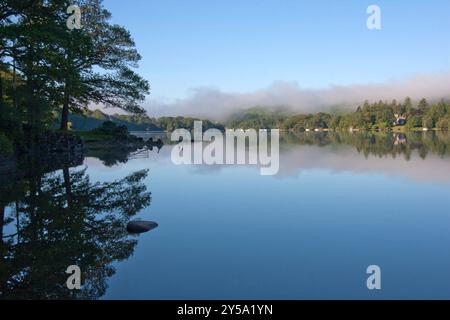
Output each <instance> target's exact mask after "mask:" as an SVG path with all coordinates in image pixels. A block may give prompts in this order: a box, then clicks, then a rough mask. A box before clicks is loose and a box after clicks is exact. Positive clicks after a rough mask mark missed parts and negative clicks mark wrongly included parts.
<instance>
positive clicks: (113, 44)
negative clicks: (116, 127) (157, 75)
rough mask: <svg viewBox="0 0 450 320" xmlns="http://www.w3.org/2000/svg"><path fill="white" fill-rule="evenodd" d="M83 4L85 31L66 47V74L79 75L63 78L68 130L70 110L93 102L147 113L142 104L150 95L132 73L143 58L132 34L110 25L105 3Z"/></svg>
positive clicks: (63, 126) (92, 0)
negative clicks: (73, 72)
mask: <svg viewBox="0 0 450 320" xmlns="http://www.w3.org/2000/svg"><path fill="white" fill-rule="evenodd" d="M79 5H80V7H81V8H82V10H83V21H82V25H83V28H82V29H81V30H77V31H75V32H72V34H74V35H73V36H72V35H71V37H69V38H68V39H69V41H68V42H67V46H66V47H65V48H64V49H65V50H66V56H65V61H66V63H65V64H64V70H61V71H62V72H63V73H62V74H70V72H69V73H66V72H65V70H72V71H73V70H75V71H76V72H75V74H74V77H70V76H68V77H64V79H63V82H64V93H63V95H62V100H63V108H62V111H61V126H60V127H61V129H62V130H67V122H68V113H69V111H70V110H71V111H75V112H76V111H79V110H80V109H83V108H85V107H86V105H88V104H89V103H96V104H102V105H104V106H105V107H115V108H120V109H123V110H125V111H127V112H129V113H132V114H135V115H143V114H145V110H144V109H143V108H142V107H140V106H139V102H142V101H143V100H144V98H145V94H148V92H149V84H148V82H147V81H146V80H144V79H142V78H141V77H140V76H139V75H138V74H136V73H135V72H134V71H133V70H132V68H134V67H136V66H137V63H138V61H139V60H140V59H141V57H140V55H139V54H138V52H137V51H136V49H135V44H134V41H133V40H132V39H131V35H130V33H129V32H128V31H127V30H125V29H124V28H123V27H120V26H118V25H111V24H110V23H109V20H110V18H111V14H110V13H109V12H108V11H107V10H106V9H105V8H104V7H103V6H102V0H83V1H79ZM66 33H67V31H66ZM80 44H81V45H80Z"/></svg>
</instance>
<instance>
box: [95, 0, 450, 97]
mask: <svg viewBox="0 0 450 320" xmlns="http://www.w3.org/2000/svg"><path fill="white" fill-rule="evenodd" d="M104 4H105V6H106V8H108V9H109V10H110V11H111V12H112V14H113V22H115V23H118V24H121V25H124V26H125V27H126V28H128V29H129V30H130V31H131V33H132V35H133V37H134V39H135V40H136V44H137V47H138V49H139V51H140V53H141V54H142V56H143V60H142V61H141V64H140V71H139V72H140V73H141V74H142V75H143V76H144V77H146V78H147V79H149V81H150V82H151V85H152V94H151V98H152V99H156V100H161V101H171V100H173V99H177V98H184V97H186V96H188V95H189V93H190V89H192V88H198V87H213V88H218V89H220V90H222V91H224V92H251V91H255V90H258V89H261V88H265V87H268V86H270V85H271V84H273V83H274V82H277V81H286V82H291V81H294V82H297V83H298V85H299V86H300V87H302V88H311V89H322V88H326V87H329V86H332V85H344V86H345V85H354V84H371V83H383V82H387V81H391V80H394V79H404V78H408V77H410V76H414V75H417V74H432V73H438V72H447V71H449V69H450V41H449V40H450V19H449V15H450V1H448V0H430V1H416V0H414V1H411V0H408V1H407V0H388V1H381V0H372V1H365V0H340V1H335V0H314V1H312V0H311V1H301V0H292V1H291V0H277V1H275V0H264V1H263V0H259V1H256V0H245V1H243V0H240V1H235V0H227V1H219V0H215V1H211V0H208V1H206V0H204V1H200V0H183V1H181V0H179V1H173V0H158V1H156V0H132V1H119V0H105V1H104ZM370 4H376V5H379V6H380V7H381V12H382V30H380V31H370V30H368V29H367V28H366V19H367V16H368V15H367V14H366V9H367V7H368V6H369V5H370Z"/></svg>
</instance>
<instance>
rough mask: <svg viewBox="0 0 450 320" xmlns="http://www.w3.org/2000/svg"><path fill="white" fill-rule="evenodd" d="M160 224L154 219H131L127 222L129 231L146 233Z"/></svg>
mask: <svg viewBox="0 0 450 320" xmlns="http://www.w3.org/2000/svg"><path fill="white" fill-rule="evenodd" d="M157 226H158V224H157V223H156V222H153V221H130V222H128V224H127V231H128V232H129V233H144V232H148V231H150V230H153V229H155V228H156V227H157Z"/></svg>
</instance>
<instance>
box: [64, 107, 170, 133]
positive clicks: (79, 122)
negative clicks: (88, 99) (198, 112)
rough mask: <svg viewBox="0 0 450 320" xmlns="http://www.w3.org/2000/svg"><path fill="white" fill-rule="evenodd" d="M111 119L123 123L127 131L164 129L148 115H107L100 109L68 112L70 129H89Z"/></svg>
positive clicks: (119, 123)
mask: <svg viewBox="0 0 450 320" xmlns="http://www.w3.org/2000/svg"><path fill="white" fill-rule="evenodd" d="M105 121H112V122H114V123H116V124H118V125H124V126H126V127H127V128H128V130H129V131H145V130H151V131H158V130H164V129H163V128H161V127H160V126H158V125H157V124H155V119H151V118H149V117H141V118H137V117H132V116H129V115H119V114H114V115H107V114H105V113H103V112H102V111H100V110H98V109H97V110H93V111H91V110H87V111H85V112H84V113H83V114H70V115H69V122H70V123H71V125H72V130H77V131H89V130H92V129H95V128H98V127H100V126H101V125H102V124H103V122H105Z"/></svg>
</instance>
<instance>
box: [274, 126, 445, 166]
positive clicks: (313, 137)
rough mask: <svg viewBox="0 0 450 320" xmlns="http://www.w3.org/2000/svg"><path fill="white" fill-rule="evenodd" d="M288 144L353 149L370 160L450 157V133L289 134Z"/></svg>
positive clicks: (283, 140) (287, 136)
mask: <svg viewBox="0 0 450 320" xmlns="http://www.w3.org/2000/svg"><path fill="white" fill-rule="evenodd" d="M281 139H282V142H284V143H285V144H300V145H315V146H328V145H342V144H346V145H350V146H352V147H354V148H355V149H356V150H357V151H358V152H360V153H362V154H364V155H365V156H366V157H369V156H371V155H372V156H376V157H383V156H392V157H393V158H395V157H397V156H400V155H402V156H404V157H405V159H406V160H409V159H410V158H411V154H412V152H413V151H414V150H417V152H418V154H419V156H420V157H421V158H423V159H425V158H426V157H427V155H428V154H429V153H432V154H436V155H439V156H448V155H450V134H449V133H448V132H407V133H385V132H379V133H376V132H370V131H363V132H358V133H350V132H309V133H286V134H283V135H281Z"/></svg>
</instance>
